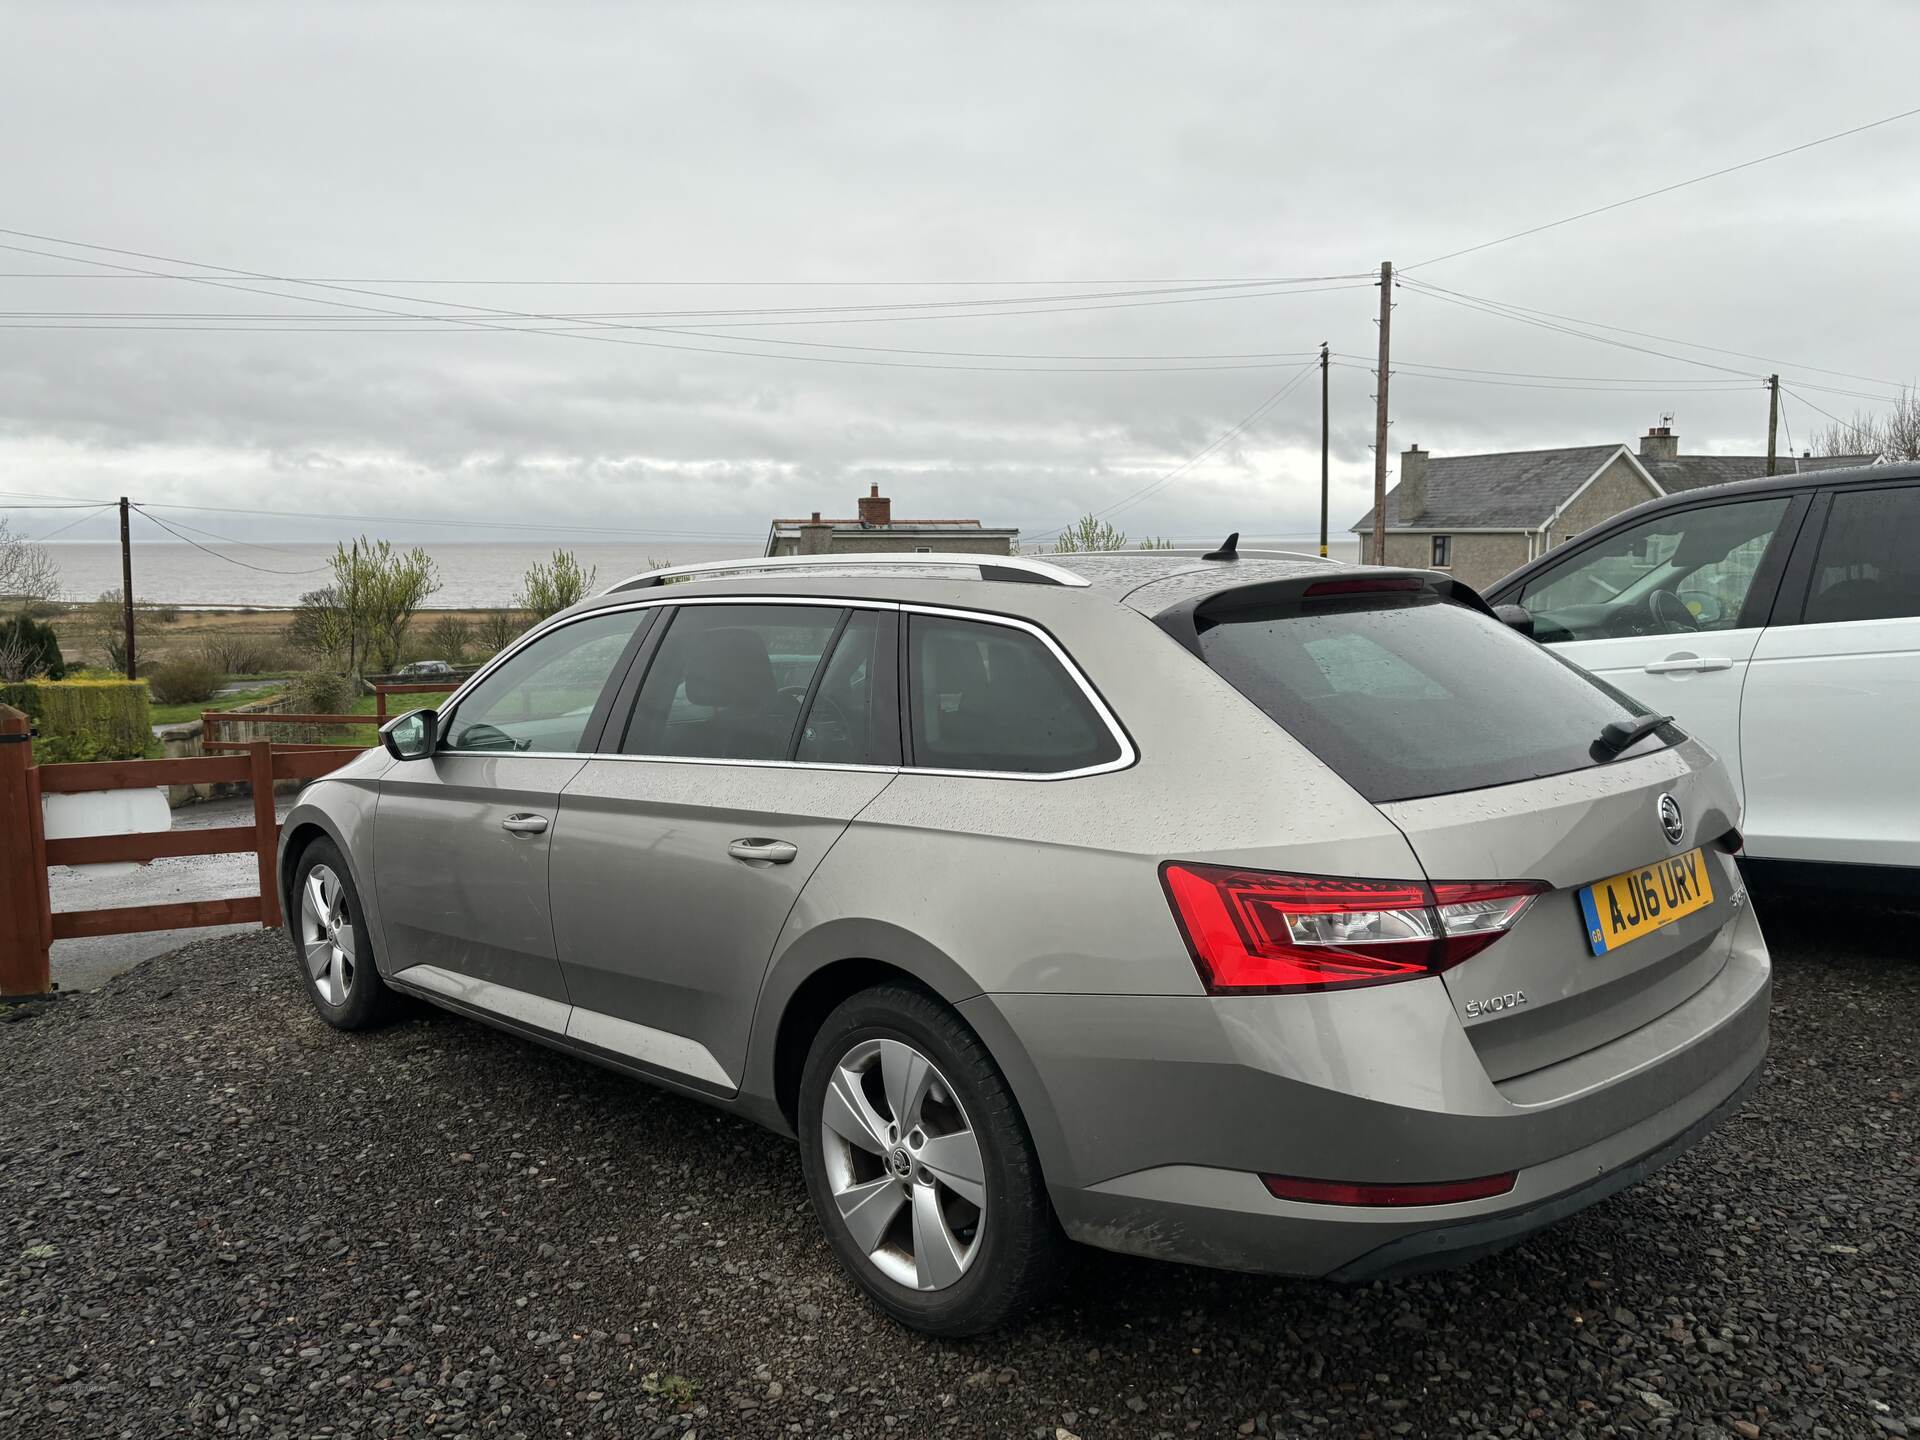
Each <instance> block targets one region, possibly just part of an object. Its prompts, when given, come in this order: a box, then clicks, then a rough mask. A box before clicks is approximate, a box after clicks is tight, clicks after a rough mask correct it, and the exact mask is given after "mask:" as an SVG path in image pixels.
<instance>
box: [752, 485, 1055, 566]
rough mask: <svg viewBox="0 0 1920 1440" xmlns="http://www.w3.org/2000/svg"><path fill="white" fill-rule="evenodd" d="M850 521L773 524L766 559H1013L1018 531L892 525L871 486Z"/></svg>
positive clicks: (883, 500)
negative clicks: (905, 555) (911, 555)
mask: <svg viewBox="0 0 1920 1440" xmlns="http://www.w3.org/2000/svg"><path fill="white" fill-rule="evenodd" d="M855 508H856V509H857V510H858V512H859V513H858V514H856V515H855V516H854V517H853V518H851V519H839V520H836V519H831V518H830V519H825V520H823V519H821V518H820V512H819V511H818V510H816V511H814V512H813V518H812V519H810V520H775V521H774V522H773V523H772V524H771V525H770V526H769V527H768V528H767V545H766V549H765V550H764V551H762V552H761V553H763V554H766V555H870V554H873V553H874V552H875V551H894V552H917V553H920V554H923V555H926V554H956V553H958V554H966V555H1011V554H1013V553H1014V550H1015V547H1016V543H1017V542H1018V540H1019V538H1020V532H1019V531H1018V530H1014V529H1006V528H1000V527H995V526H988V525H982V524H981V523H980V522H979V521H978V520H896V519H895V518H894V514H893V501H891V500H890V499H888V498H887V497H886V496H885V495H882V494H881V493H880V487H879V486H878V485H871V486H869V487H868V488H867V493H866V494H865V495H862V496H861V497H860V498H859V501H858V503H857V505H856V507H855Z"/></svg>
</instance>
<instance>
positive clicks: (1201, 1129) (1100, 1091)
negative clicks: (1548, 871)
mask: <svg viewBox="0 0 1920 1440" xmlns="http://www.w3.org/2000/svg"><path fill="white" fill-rule="evenodd" d="M1731 924H1732V926H1733V929H1734V934H1733V936H1732V943H1731V947H1730V953H1729V958H1728V960H1727V962H1726V964H1725V965H1724V966H1723V967H1722V968H1721V970H1720V972H1719V973H1718V974H1717V975H1715V976H1714V978H1713V979H1712V980H1710V981H1709V982H1708V983H1707V984H1706V985H1705V986H1704V987H1703V988H1702V989H1701V990H1700V991H1698V992H1697V993H1696V994H1694V995H1693V996H1692V997H1690V998H1689V999H1687V1000H1686V1001H1684V1002H1682V1003H1681V1004H1679V1005H1677V1006H1675V1007H1674V1008H1673V1009H1672V1010H1670V1011H1669V1012H1668V1013H1667V1014H1665V1015H1663V1016H1661V1017H1660V1018H1659V1019H1657V1020H1655V1021H1653V1022H1651V1023H1649V1024H1647V1025H1644V1026H1642V1027H1641V1028H1640V1029H1638V1030H1636V1031H1633V1032H1632V1033H1630V1034H1627V1035H1623V1036H1621V1037H1619V1038H1618V1039H1616V1040H1613V1041H1611V1042H1609V1043H1608V1044H1605V1045H1601V1046H1598V1047H1596V1048H1595V1049H1593V1050H1591V1051H1588V1052H1587V1053H1585V1054H1583V1055H1579V1056H1575V1057H1573V1058H1572V1059H1569V1060H1566V1061H1562V1062H1560V1063H1559V1064H1557V1065H1553V1066H1549V1067H1546V1068H1545V1069H1542V1070H1538V1071H1535V1072H1533V1073H1531V1074H1528V1075H1523V1076H1517V1077H1515V1078H1514V1079H1513V1080H1511V1081H1506V1082H1502V1083H1501V1084H1498V1085H1496V1084H1495V1083H1494V1082H1492V1081H1490V1080H1489V1079H1488V1078H1487V1073H1486V1070H1485V1068H1484V1067H1483V1066H1482V1065H1481V1063H1480V1061H1479V1059H1478V1057H1477V1056H1476V1055H1475V1053H1474V1051H1473V1047H1472V1044H1471V1042H1470V1041H1469V1040H1468V1038H1467V1036H1466V1034H1465V1032H1464V1031H1463V1030H1462V1029H1461V1027H1460V1025H1459V1022H1458V1020H1457V1019H1456V1017H1455V1014H1454V1010H1453V1007H1452V1004H1451V1001H1450V1000H1449V998H1448V997H1447V994H1446V992H1445V989H1444V987H1443V986H1442V985H1441V984H1440V982H1439V981H1437V980H1435V981H1432V982H1428V981H1415V982H1409V983H1407V984H1403V985H1392V986H1383V987H1378V988H1375V989H1371V990H1357V991H1341V992H1334V993H1332V994H1328V995H1324V996H1301V995H1290V996H1277V997H1235V998H1233V999H1228V1000H1210V999H1205V998H1199V997H1195V998H1192V999H1186V998H1178V997H1112V996H1078V997H1069V996H1007V995H1000V996H980V997H977V998H976V999H974V1000H971V1001H968V1002H966V1003H965V1004H964V1005H963V1006H962V1007H961V1008H962V1010H963V1011H964V1012H965V1013H967V1015H968V1018H969V1019H970V1020H971V1021H972V1023H973V1024H974V1025H975V1027H976V1029H978V1030H979V1031H980V1033H981V1034H982V1037H983V1038H984V1039H985V1040H986V1041H987V1043H988V1045H989V1047H990V1048H992V1049H993V1051H994V1053H995V1055H996V1056H997V1057H999V1058H1000V1059H1001V1061H1002V1064H1003V1067H1004V1068H1006V1069H1007V1071H1008V1075H1009V1078H1010V1079H1011V1080H1012V1081H1013V1083H1014V1089H1015V1091H1016V1094H1017V1095H1018V1096H1019V1098H1020V1100H1021V1103H1022V1106H1023V1108H1024V1109H1025V1110H1026V1111H1027V1115H1028V1120H1029V1124H1030V1126H1031V1128H1032V1129H1033V1132H1034V1136H1035V1140H1036V1142H1037V1143H1038V1145H1039V1147H1040V1150H1041V1158H1042V1162H1043V1164H1044V1166H1045V1168H1046V1173H1047V1177H1048V1184H1049V1189H1050V1191H1051V1194H1052V1197H1053V1202H1054V1207H1055V1209H1056V1211H1057V1212H1058V1214H1059V1216H1060V1220H1061V1223H1062V1225H1063V1226H1064V1227H1065V1229H1066V1231H1067V1233H1068V1234H1069V1235H1071V1236H1073V1237H1074V1238H1075V1239H1077V1240H1080V1241H1083V1242H1085V1243H1088V1244H1092V1245H1097V1246H1100V1247H1103V1248H1106V1249H1112V1250H1120V1251H1125V1252H1128V1253H1132V1254H1138V1255H1146V1256H1152V1257H1157V1258H1163V1259H1170V1260H1179V1261H1185V1262H1187V1263H1191V1264H1201V1265H1210V1266H1216V1267H1220V1268H1226V1269H1236V1270H1252V1271H1265V1272H1271V1273H1279V1274H1291V1275H1311V1276H1335V1277H1337V1278H1341V1279H1364V1278H1370V1277H1372V1276H1376V1275H1382V1274H1391V1273H1397V1272H1401V1271H1406V1270H1410V1269H1420V1268H1427V1267H1431V1266H1435V1265H1444V1264H1448V1263H1460V1262H1463V1261H1465V1260H1468V1259H1471V1258H1473V1257H1474V1256H1475V1255H1478V1254H1481V1253H1485V1252H1487V1251H1489V1250H1493V1249H1497V1248H1500V1247H1502V1246H1504V1245H1507V1244H1510V1243H1512V1242H1513V1241H1515V1240H1517V1239H1519V1238H1520V1237H1522V1236H1524V1235H1526V1234H1527V1233H1529V1232H1531V1231H1533V1230H1536V1229H1538V1228H1540V1227H1541V1226H1543V1225H1547V1224H1551V1223H1553V1222H1554V1221H1556V1220H1559V1219H1560V1218H1562V1217H1564V1216H1566V1215H1569V1214H1572V1213H1573V1212H1574V1211H1576V1210H1579V1209H1581V1208H1583V1207H1584V1206H1586V1205H1590V1204H1592V1203H1594V1202H1595V1201H1598V1200H1600V1199H1603V1198H1605V1197H1606V1196H1607V1195H1610V1194H1612V1193H1614V1192H1615V1191H1617V1190H1619V1189H1621V1188H1623V1187H1625V1186H1627V1185H1630V1184H1632V1183H1634V1182H1635V1181H1637V1180H1639V1179H1640V1178H1642V1177H1643V1176H1645V1175H1646V1174H1648V1173H1650V1172H1651V1171H1653V1170H1654V1169H1656V1168H1658V1167H1659V1166H1660V1165H1662V1164H1664V1163H1666V1162H1667V1161H1668V1160H1670V1159H1672V1158H1673V1157H1674V1156H1676V1155H1678V1154H1680V1153H1681V1152H1682V1151H1684V1150H1685V1149H1686V1148H1688V1147H1689V1146H1690V1145H1692V1144H1694V1143H1696V1142H1697V1141H1698V1140H1699V1139H1701V1138H1702V1137H1703V1136H1705V1135H1706V1134H1707V1133H1708V1132H1709V1131H1711V1130H1712V1129H1713V1128H1714V1127H1715V1126H1716V1125H1718V1124H1719V1123H1720V1122H1721V1121H1722V1120H1724V1119H1725V1117H1726V1116H1727V1115H1728V1114H1730V1113H1731V1112H1732V1111H1733V1110H1734V1109H1735V1108H1736V1107H1737V1106H1738V1104H1739V1102H1740V1100H1741V1099H1742V1098H1743V1097H1744V1096H1745V1094H1746V1093H1747V1092H1748V1090H1750V1089H1751V1088H1752V1086H1753V1085H1754V1084H1755V1083H1756V1082H1757V1079H1758V1075H1759V1071H1760V1068H1761V1064H1762V1062H1763V1061H1764V1059H1765V1055H1766V1046H1767V1012H1768V1003H1769V999H1770V991H1771V983H1770V980H1771V971H1770V966H1769V962H1768V959H1767V953H1766V947H1765V944H1764V942H1763V941H1762V939H1761V936H1760V930H1759V926H1758V924H1757V923H1756V922H1755V920H1754V918H1753V915H1752V912H1751V910H1750V909H1748V910H1745V911H1743V912H1742V913H1741V914H1740V915H1739V916H1738V917H1737V918H1736V919H1735V920H1734V921H1732V922H1731ZM1508 1171H1514V1172H1517V1175H1516V1180H1515V1183H1514V1186H1513V1188H1512V1190H1511V1191H1509V1192H1508V1193H1506V1194H1503V1195H1499V1196H1496V1197H1494V1198H1492V1199H1488V1200H1480V1201H1470V1202H1464V1203H1459V1204H1453V1205H1433V1206H1419V1207H1404V1208H1376V1207H1359V1206H1341V1205H1317V1204H1307V1203H1303V1202H1294V1201H1284V1200H1279V1199H1276V1198H1275V1197H1274V1196H1272V1195H1271V1194H1270V1193H1269V1192H1268V1191H1267V1189H1266V1187H1265V1185H1263V1184H1262V1183H1261V1181H1260V1179H1259V1176H1260V1175H1261V1174H1262V1173H1265V1174H1278V1175H1300V1176H1307V1177H1314V1178H1323V1179H1340V1180H1354V1181H1372V1182H1388V1183H1391V1182H1402V1183H1418V1182H1431V1181H1440V1180H1450V1179H1470V1178H1474V1177H1478V1176H1485V1175H1494V1174H1503V1173H1505V1172H1508Z"/></svg>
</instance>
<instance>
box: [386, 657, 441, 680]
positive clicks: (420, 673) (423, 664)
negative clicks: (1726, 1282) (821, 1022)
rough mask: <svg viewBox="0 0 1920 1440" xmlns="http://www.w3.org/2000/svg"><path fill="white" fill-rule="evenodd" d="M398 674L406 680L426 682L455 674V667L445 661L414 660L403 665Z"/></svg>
mask: <svg viewBox="0 0 1920 1440" xmlns="http://www.w3.org/2000/svg"><path fill="white" fill-rule="evenodd" d="M396 673H397V674H399V675H400V677H401V678H402V679H405V680H426V679H431V678H433V677H435V676H438V675H451V674H453V666H451V665H449V664H448V663H447V662H446V661H444V660H414V661H411V662H409V663H408V664H405V665H402V666H401V667H400V669H399V670H398V671H397V672H396Z"/></svg>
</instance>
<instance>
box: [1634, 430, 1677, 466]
mask: <svg viewBox="0 0 1920 1440" xmlns="http://www.w3.org/2000/svg"><path fill="white" fill-rule="evenodd" d="M1640 458H1641V459H1642V460H1678V459H1679V458H1680V437H1679V436H1678V435H1675V434H1674V433H1673V427H1672V426H1671V425H1649V426H1648V427H1647V433H1646V434H1645V435H1642V436H1641V437H1640Z"/></svg>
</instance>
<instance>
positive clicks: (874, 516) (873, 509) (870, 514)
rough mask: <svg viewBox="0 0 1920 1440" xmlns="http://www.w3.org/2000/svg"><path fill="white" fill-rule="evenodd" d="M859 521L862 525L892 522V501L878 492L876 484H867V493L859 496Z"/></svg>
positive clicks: (878, 488) (888, 523)
mask: <svg viewBox="0 0 1920 1440" xmlns="http://www.w3.org/2000/svg"><path fill="white" fill-rule="evenodd" d="M860 523H861V524H862V525H891V524H892V523H893V501H891V500H889V499H888V498H887V497H886V496H884V495H882V494H881V493H880V487H879V486H878V485H871V486H868V487H867V493H866V494H864V495H862V496H861V497H860Z"/></svg>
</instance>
